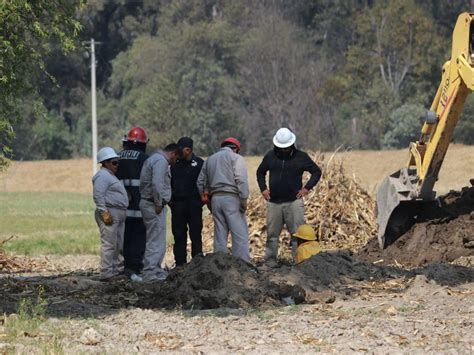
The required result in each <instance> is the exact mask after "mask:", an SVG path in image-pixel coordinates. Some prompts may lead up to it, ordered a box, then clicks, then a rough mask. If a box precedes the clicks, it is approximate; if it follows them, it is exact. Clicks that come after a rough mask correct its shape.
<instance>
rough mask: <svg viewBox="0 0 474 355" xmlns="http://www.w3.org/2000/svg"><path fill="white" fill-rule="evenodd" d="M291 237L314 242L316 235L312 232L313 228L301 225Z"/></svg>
mask: <svg viewBox="0 0 474 355" xmlns="http://www.w3.org/2000/svg"><path fill="white" fill-rule="evenodd" d="M293 237H297V238H300V239H304V240H316V233H315V232H314V229H313V227H311V226H310V225H309V224H302V225H301V226H299V227H298V230H297V231H296V233H295V234H293Z"/></svg>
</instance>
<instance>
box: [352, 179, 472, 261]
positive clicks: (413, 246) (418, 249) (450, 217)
mask: <svg viewBox="0 0 474 355" xmlns="http://www.w3.org/2000/svg"><path fill="white" fill-rule="evenodd" d="M357 255H358V257H359V258H361V259H362V260H366V261H376V260H383V263H384V264H396V263H400V264H403V265H407V266H420V265H424V264H428V263H432V262H439V261H447V262H451V261H454V260H456V259H458V258H460V257H467V256H472V255H474V187H470V188H468V187H465V188H463V189H462V191H459V192H450V193H448V194H446V195H444V196H441V197H440V199H439V204H438V205H434V204H433V205H429V206H426V207H425V208H424V209H423V211H422V212H421V213H420V215H419V216H418V219H417V222H416V224H415V225H414V226H413V227H412V228H411V229H410V230H409V231H408V232H407V233H405V234H404V235H403V236H401V237H400V238H399V239H398V240H397V241H396V242H395V243H393V244H392V245H390V246H388V247H387V248H386V249H385V250H383V251H381V250H380V249H379V247H378V243H377V238H373V239H372V240H370V241H369V243H368V244H367V245H366V246H364V247H363V248H362V249H361V250H360V251H359V252H358V254H357Z"/></svg>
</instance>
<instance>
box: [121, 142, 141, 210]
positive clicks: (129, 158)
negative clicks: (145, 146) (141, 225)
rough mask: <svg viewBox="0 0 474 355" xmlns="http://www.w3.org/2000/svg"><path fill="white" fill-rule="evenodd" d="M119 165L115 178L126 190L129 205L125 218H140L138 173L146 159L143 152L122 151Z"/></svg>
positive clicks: (133, 150)
mask: <svg viewBox="0 0 474 355" xmlns="http://www.w3.org/2000/svg"><path fill="white" fill-rule="evenodd" d="M119 155H120V164H119V167H118V170H117V174H116V176H117V178H118V179H119V180H121V181H122V182H123V185H124V186H125V190H127V194H128V198H129V204H128V209H127V217H129V218H142V215H141V212H140V206H139V204H140V189H139V187H140V173H141V171H142V167H143V163H144V162H145V160H147V159H148V155H147V154H146V153H145V152H142V151H140V150H135V149H124V150H122V151H121V152H120V153H119Z"/></svg>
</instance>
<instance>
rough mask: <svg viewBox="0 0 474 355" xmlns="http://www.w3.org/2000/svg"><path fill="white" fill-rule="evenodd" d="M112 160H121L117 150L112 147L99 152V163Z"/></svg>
mask: <svg viewBox="0 0 474 355" xmlns="http://www.w3.org/2000/svg"><path fill="white" fill-rule="evenodd" d="M112 158H120V157H119V156H118V155H117V153H115V150H114V149H113V148H110V147H104V148H102V149H101V150H99V151H98V152H97V162H98V163H102V162H103V161H106V160H109V159H112Z"/></svg>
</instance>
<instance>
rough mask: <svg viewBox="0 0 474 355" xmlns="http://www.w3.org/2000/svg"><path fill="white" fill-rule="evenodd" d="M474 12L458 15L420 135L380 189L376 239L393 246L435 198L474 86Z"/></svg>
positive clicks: (383, 245)
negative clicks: (402, 163) (404, 162)
mask: <svg viewBox="0 0 474 355" xmlns="http://www.w3.org/2000/svg"><path fill="white" fill-rule="evenodd" d="M473 19H474V14H470V13H467V12H464V13H462V14H461V15H459V17H458V20H457V22H456V26H455V27H454V31H453V40H452V51H451V59H450V60H449V61H447V62H446V63H445V64H444V65H443V70H442V77H441V84H440V85H439V88H438V91H437V92H436V96H435V98H434V100H433V103H432V105H431V108H430V110H429V111H428V113H427V115H426V121H425V123H424V124H423V127H422V129H421V136H420V139H419V140H418V141H416V142H412V143H410V147H409V160H408V164H407V166H406V167H404V168H402V169H401V170H399V171H397V172H395V173H393V174H392V175H390V176H388V177H387V178H385V180H384V181H383V182H382V184H381V185H380V187H379V189H378V191H377V222H378V225H379V230H378V240H379V244H380V247H381V248H385V247H387V246H388V245H390V244H392V243H393V242H394V241H395V240H396V239H397V238H398V237H400V236H401V235H402V234H403V233H405V232H406V231H408V229H409V228H411V226H412V225H413V224H414V223H415V221H416V218H417V216H418V215H419V213H420V212H421V210H422V209H423V206H424V204H426V203H429V202H431V203H432V202H433V201H435V198H436V192H435V191H433V187H434V184H435V183H436V181H437V179H438V174H439V170H440V168H441V165H442V164H443V160H444V157H445V155H446V152H447V150H448V146H449V143H450V142H451V139H452V136H453V131H454V128H455V127H456V124H457V122H458V119H459V115H460V113H461V110H462V107H463V106H464V102H465V100H466V97H467V95H468V94H469V93H470V92H471V91H473V90H474V23H473Z"/></svg>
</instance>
